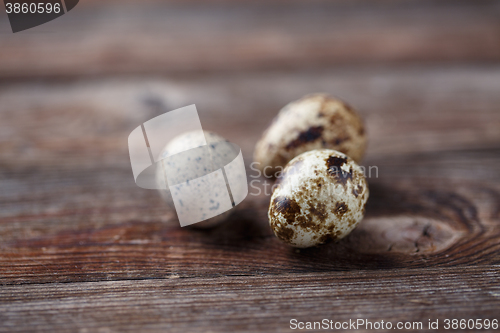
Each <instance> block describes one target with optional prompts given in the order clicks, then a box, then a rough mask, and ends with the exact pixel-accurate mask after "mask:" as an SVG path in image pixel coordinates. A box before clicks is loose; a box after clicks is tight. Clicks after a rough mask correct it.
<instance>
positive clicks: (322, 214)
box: [268, 149, 369, 248]
mask: <svg viewBox="0 0 500 333" xmlns="http://www.w3.org/2000/svg"><path fill="white" fill-rule="evenodd" d="M368 196H369V192H368V185H367V182H366V179H365V176H364V173H363V170H362V169H361V167H359V166H358V165H357V164H356V162H354V161H353V160H352V159H351V158H349V157H348V156H347V155H345V154H342V153H340V152H338V151H335V150H330V149H319V150H312V151H309V152H306V153H303V154H301V155H299V156H297V157H295V158H294V159H292V160H291V161H290V162H289V163H288V164H287V166H286V167H285V169H284V171H283V173H282V174H281V175H280V177H279V178H278V179H277V183H276V186H275V189H274V191H273V194H272V196H271V204H270V207H269V212H268V216H269V224H270V225H271V229H272V230H273V231H274V234H275V235H276V236H277V237H278V238H279V239H280V240H282V241H283V242H285V243H287V244H290V245H292V246H295V247H299V248H306V247H311V246H316V245H320V244H323V243H326V242H327V241H330V240H334V241H336V240H339V239H341V238H343V237H345V236H346V235H347V234H349V233H350V232H351V231H352V230H353V229H354V228H355V227H356V226H357V225H358V223H359V222H360V221H361V220H362V219H363V217H364V214H365V205H366V201H367V200H368Z"/></svg>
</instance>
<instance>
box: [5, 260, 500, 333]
mask: <svg viewBox="0 0 500 333" xmlns="http://www.w3.org/2000/svg"><path fill="white" fill-rule="evenodd" d="M466 274H467V277H468V279H470V280H469V282H466V283H464V279H463V275H464V270H463V269H462V268H459V267H453V268H440V269H435V268H425V269H401V270H379V271H365V270H354V271H350V272H328V273H304V274H290V273H287V274H282V275H267V276H231V277H220V278H194V279H182V278H177V277H171V278H170V279H154V280H139V281H136V280H130V281H112V282H105V281H103V282H93V283H88V282H86V283H52V284H44V285H23V286H8V287H3V288H2V289H0V299H2V300H3V302H2V303H1V304H0V309H1V311H0V319H1V320H2V323H3V325H2V328H3V329H4V330H10V331H12V332H23V331H29V330H32V329H33V328H34V327H36V328H37V330H38V331H40V332H53V331H61V332H62V331H73V332H74V331H79V332H124V331H141V332H152V331H153V332H158V331H169V332H187V331H189V332H236V331H242V332H260V331H273V332H275V331H291V330H290V329H289V327H290V319H292V318H295V319H297V320H299V321H321V320H323V319H325V318H326V319H329V320H334V321H337V322H344V321H349V319H351V320H356V319H357V318H360V319H364V320H369V321H372V322H375V321H378V322H380V321H381V320H384V321H385V322H387V321H389V322H391V323H393V325H394V327H395V326H396V325H397V323H398V322H400V321H403V322H410V323H411V325H413V323H417V322H421V323H422V325H423V326H422V327H423V328H425V329H426V330H427V328H428V322H429V321H428V320H429V318H432V319H433V321H435V320H439V323H440V327H441V330H442V327H444V320H445V319H450V318H474V319H475V318H494V317H497V316H498V298H499V297H500V288H499V286H498V284H497V283H494V281H495V279H498V278H499V277H500V276H499V272H498V269H497V268H493V267H491V266H486V267H485V266H480V265H476V266H473V267H470V268H468V269H467V273H466ZM471 309H475V310H474V312H471ZM27 313H29V320H26V318H25V317H24V316H25V315H26V314H27ZM278 314H279V315H278ZM415 328H416V327H415ZM359 331H361V332H363V331H373V330H365V329H363V327H360V329H359ZM410 331H411V330H410ZM414 331H419V332H421V331H423V330H418V329H415V330H414ZM490 331H493V330H490Z"/></svg>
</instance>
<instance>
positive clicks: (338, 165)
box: [326, 156, 352, 187]
mask: <svg viewBox="0 0 500 333" xmlns="http://www.w3.org/2000/svg"><path fill="white" fill-rule="evenodd" d="M346 162H347V158H344V157H338V156H330V157H328V158H327V159H326V167H327V172H328V174H329V175H330V176H332V177H334V178H335V179H336V180H337V182H338V183H340V184H341V185H342V186H344V187H345V186H346V184H347V182H348V181H349V180H351V181H352V167H351V168H350V169H349V172H345V171H344V170H342V165H344V163H346Z"/></svg>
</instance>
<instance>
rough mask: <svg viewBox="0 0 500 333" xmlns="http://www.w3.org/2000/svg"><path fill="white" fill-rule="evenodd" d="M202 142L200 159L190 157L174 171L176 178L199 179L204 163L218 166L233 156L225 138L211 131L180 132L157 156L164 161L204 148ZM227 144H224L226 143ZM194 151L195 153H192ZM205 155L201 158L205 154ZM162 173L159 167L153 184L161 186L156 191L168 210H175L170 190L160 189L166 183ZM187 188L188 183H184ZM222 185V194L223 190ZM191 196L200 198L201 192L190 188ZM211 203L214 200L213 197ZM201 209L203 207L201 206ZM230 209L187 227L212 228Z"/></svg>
mask: <svg viewBox="0 0 500 333" xmlns="http://www.w3.org/2000/svg"><path fill="white" fill-rule="evenodd" d="M205 142H206V144H207V150H200V151H199V152H200V156H193V158H190V159H189V160H190V161H189V162H188V161H187V159H183V160H181V162H182V163H181V164H182V165H177V166H176V169H177V170H179V171H178V172H180V174H177V176H179V178H186V179H189V178H191V177H192V176H193V175H195V174H198V176H202V175H204V174H206V173H207V172H206V171H203V169H204V168H206V167H207V166H208V165H207V160H209V161H210V162H209V163H211V164H217V163H219V165H221V164H222V163H221V160H224V161H225V160H226V157H227V156H232V155H233V154H234V151H233V146H231V145H230V144H229V142H228V140H226V139H225V138H223V137H221V136H219V135H218V134H216V133H213V132H210V131H201V130H199V131H189V132H186V133H183V134H181V135H179V136H177V137H175V138H173V139H172V140H171V141H170V142H169V143H168V144H167V145H166V146H165V147H164V148H163V150H162V152H161V153H160V156H159V159H162V158H165V157H166V156H172V155H174V154H179V153H182V152H184V151H186V150H187V149H189V148H192V147H201V146H204V145H205ZM225 143H227V144H225ZM193 152H194V151H193ZM207 153H208V156H204V155H207ZM162 172H164V170H163V169H162V168H157V169H156V182H157V184H160V186H159V187H163V189H161V190H159V192H160V195H161V197H162V198H163V199H164V201H165V202H166V203H167V204H168V206H170V208H172V209H174V208H175V207H174V202H173V199H172V195H171V193H170V190H169V189H168V188H166V186H163V184H165V180H164V179H165V178H164V177H163V175H162ZM183 173H186V176H184V174H183ZM187 186H189V182H188V184H187ZM225 186H226V185H225V184H224V189H223V190H224V191H225V190H226V188H225ZM193 193H194V194H193V195H195V194H196V195H203V193H199V192H198V191H197V189H195V188H193ZM213 200H216V198H214V199H213ZM213 205H214V206H216V205H217V202H213ZM202 208H203V207H202ZM210 208H211V207H206V209H207V210H209V209H210ZM231 212H232V210H228V211H226V212H224V213H222V214H220V215H217V216H214V217H212V218H209V219H206V220H204V221H202V222H198V223H195V224H192V225H190V226H189V227H192V228H201V229H204V228H212V227H215V226H217V225H219V224H220V223H222V222H224V221H225V220H226V219H227V217H228V216H229V215H230V214H231ZM177 213H178V214H179V213H181V214H186V213H188V214H189V212H179V211H178V212H177Z"/></svg>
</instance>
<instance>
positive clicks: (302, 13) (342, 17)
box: [0, 1, 500, 79]
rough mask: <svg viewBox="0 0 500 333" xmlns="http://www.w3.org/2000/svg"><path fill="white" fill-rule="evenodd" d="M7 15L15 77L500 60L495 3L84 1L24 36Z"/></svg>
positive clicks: (3, 56)
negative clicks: (11, 30) (13, 28)
mask: <svg viewBox="0 0 500 333" xmlns="http://www.w3.org/2000/svg"><path fill="white" fill-rule="evenodd" d="M117 3H120V4H121V6H118V5H117ZM0 15H2V16H3V17H1V19H0V23H1V26H0V31H1V32H5V33H1V34H0V45H2V52H0V77H2V78H9V79H12V78H36V77H56V78H60V77H62V78H67V77H81V76H103V75H107V74H144V73H149V74H160V73H167V74H171V73H175V74H183V73H200V72H216V73H217V72H221V71H222V72H232V71H242V70H246V71H253V70H278V69H281V70H295V69H297V68H323V67H324V66H331V65H336V64H363V63H371V64H381V63H385V64H394V63H412V62H427V63H429V62H431V63H432V62H442V61H447V62H461V61H469V62H470V61H473V62H495V61H498V59H499V58H500V43H498V31H499V30H500V7H499V6H498V3H497V2H495V1H474V2H473V3H472V2H467V1H462V2H457V1H453V2H451V1H450V2H435V1H433V2H429V1H367V2H364V3H359V2H356V3H355V4H352V3H349V2H343V1H336V2H330V1H294V2H288V1H287V4H286V5H283V2H282V1H271V2H270V1H244V2H241V1H235V2H233V1H222V2H218V1H215V2H214V1H212V2H211V3H205V2H204V1H190V2H187V3H183V2H179V1H174V2H171V3H164V2H154V3H149V4H144V3H143V2H142V1H131V2H130V1H129V2H128V3H126V4H123V3H122V2H121V1H120V2H116V1H115V2H114V3H113V2H112V3H109V2H108V3H106V2H104V3H101V2H99V5H97V4H96V3H95V2H94V3H92V2H91V3H87V1H81V2H80V4H79V5H78V10H74V11H71V12H70V13H69V15H64V16H63V17H61V18H59V19H57V20H54V21H52V22H50V23H48V24H45V25H43V26H42V27H40V28H37V29H36V30H27V31H25V32H21V33H18V34H15V35H14V34H10V33H8V32H9V27H8V25H7V18H6V17H5V13H3V12H2V14H0ZM2 21H3V22H2ZM200 50H202V51H201V52H200Z"/></svg>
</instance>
